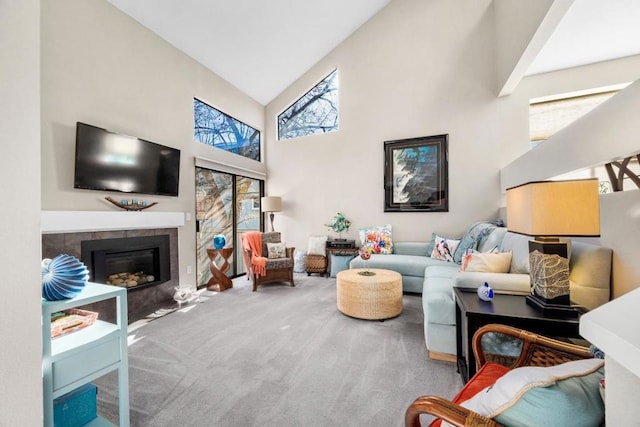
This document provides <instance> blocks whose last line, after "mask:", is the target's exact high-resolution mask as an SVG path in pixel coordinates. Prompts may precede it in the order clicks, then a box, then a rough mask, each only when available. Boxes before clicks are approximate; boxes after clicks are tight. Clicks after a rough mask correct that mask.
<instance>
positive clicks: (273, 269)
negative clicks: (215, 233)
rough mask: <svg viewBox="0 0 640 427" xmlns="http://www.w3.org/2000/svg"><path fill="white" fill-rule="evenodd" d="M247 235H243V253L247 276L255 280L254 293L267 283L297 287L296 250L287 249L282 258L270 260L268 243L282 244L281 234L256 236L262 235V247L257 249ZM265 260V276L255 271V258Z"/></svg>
mask: <svg viewBox="0 0 640 427" xmlns="http://www.w3.org/2000/svg"><path fill="white" fill-rule="evenodd" d="M249 234H250V233H246V234H245V235H243V237H242V239H243V251H244V259H245V265H246V266H247V274H248V275H249V277H251V278H252V279H253V292H255V291H257V290H258V286H260V285H265V284H267V283H277V282H289V283H291V286H292V287H295V283H294V281H293V253H294V249H295V248H286V254H285V256H284V257H282V258H268V256H267V254H268V253H269V251H268V247H267V246H268V245H267V244H268V243H281V240H280V233H279V232H277V231H271V232H265V233H260V232H256V233H255V234H259V235H260V241H261V247H258V248H255V247H252V245H251V244H250V243H249V242H248V240H249V239H247V237H248V236H247V235H249ZM256 257H257V258H262V257H264V258H265V271H264V274H259V273H256V271H254V258H256Z"/></svg>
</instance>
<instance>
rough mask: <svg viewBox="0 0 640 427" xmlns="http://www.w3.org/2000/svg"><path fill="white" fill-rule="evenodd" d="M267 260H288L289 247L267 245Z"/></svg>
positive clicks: (274, 244)
mask: <svg viewBox="0 0 640 427" xmlns="http://www.w3.org/2000/svg"><path fill="white" fill-rule="evenodd" d="M267 253H268V255H267V258H269V259H276V258H286V257H287V247H286V245H285V244H284V243H267Z"/></svg>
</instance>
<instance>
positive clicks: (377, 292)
mask: <svg viewBox="0 0 640 427" xmlns="http://www.w3.org/2000/svg"><path fill="white" fill-rule="evenodd" d="M363 271H365V269H363V268H356V269H353V270H343V271H341V272H339V273H338V275H337V293H338V310H340V312H342V313H344V314H346V315H347V316H351V317H356V318H358V319H367V320H382V319H390V318H392V317H396V316H398V315H399V314H400V313H402V276H400V273H396V272H395V271H390V270H382V269H377V268H371V269H366V271H371V272H373V273H375V274H374V275H371V276H366V275H361V274H358V273H359V272H363Z"/></svg>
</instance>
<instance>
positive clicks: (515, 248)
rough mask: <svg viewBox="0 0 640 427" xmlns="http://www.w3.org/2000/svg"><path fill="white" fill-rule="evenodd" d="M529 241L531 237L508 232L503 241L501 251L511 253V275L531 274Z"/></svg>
mask: <svg viewBox="0 0 640 427" xmlns="http://www.w3.org/2000/svg"><path fill="white" fill-rule="evenodd" d="M529 240H531V237H529V236H524V235H522V234H516V233H511V232H507V233H506V234H505V235H504V238H503V239H502V244H501V245H500V250H501V251H502V252H507V251H511V252H512V253H513V255H512V257H511V270H509V272H510V273H519V274H529Z"/></svg>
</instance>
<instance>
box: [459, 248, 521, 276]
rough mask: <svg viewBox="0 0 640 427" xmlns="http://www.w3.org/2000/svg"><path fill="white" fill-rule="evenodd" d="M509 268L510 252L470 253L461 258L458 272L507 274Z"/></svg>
mask: <svg viewBox="0 0 640 427" xmlns="http://www.w3.org/2000/svg"><path fill="white" fill-rule="evenodd" d="M510 268H511V251H509V252H500V253H491V252H490V253H482V252H475V253H473V252H472V253H470V254H468V255H465V256H464V257H463V259H462V265H461V266H460V271H480V272H484V273H508V272H509V269H510Z"/></svg>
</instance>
